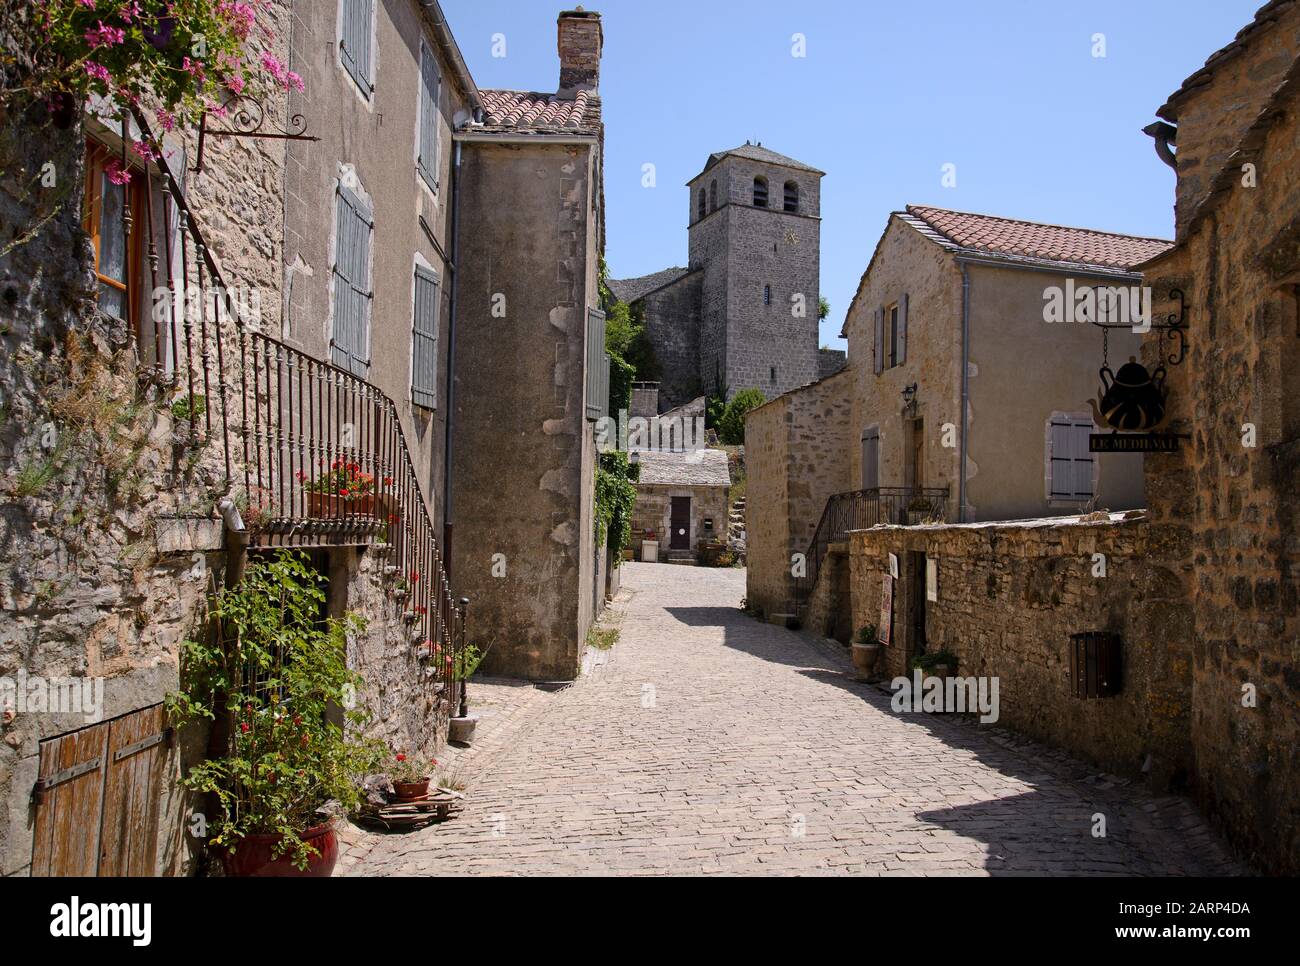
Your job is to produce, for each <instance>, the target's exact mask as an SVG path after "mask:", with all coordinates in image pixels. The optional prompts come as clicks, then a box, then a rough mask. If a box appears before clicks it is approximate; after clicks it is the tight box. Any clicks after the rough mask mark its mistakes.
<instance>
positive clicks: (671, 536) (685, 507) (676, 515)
mask: <svg viewBox="0 0 1300 966" xmlns="http://www.w3.org/2000/svg"><path fill="white" fill-rule="evenodd" d="M669 524H670V526H669V531H668V549H669V550H690V549H691V498H690V497H689V496H675V497H673V498H672V509H671V511H670V513H669Z"/></svg>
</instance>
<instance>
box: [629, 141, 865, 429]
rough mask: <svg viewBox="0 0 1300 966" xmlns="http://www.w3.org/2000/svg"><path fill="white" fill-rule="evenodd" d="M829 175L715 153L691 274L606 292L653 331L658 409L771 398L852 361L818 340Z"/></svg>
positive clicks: (748, 153)
mask: <svg viewBox="0 0 1300 966" xmlns="http://www.w3.org/2000/svg"><path fill="white" fill-rule="evenodd" d="M823 174H824V172H821V171H818V170H817V169H816V168H814V167H812V166H811V165H807V164H804V163H803V162H801V161H796V160H795V159H794V158H790V157H786V156H785V155H783V154H778V153H777V152H775V151H772V150H770V149H768V148H765V147H763V146H762V144H750V143H749V142H748V141H747V142H745V144H743V145H741V146H740V147H737V148H732V149H731V150H729V151H718V152H715V153H714V154H711V155H709V159H708V161H707V162H706V163H705V165H704V170H702V171H701V172H700V173H699V174H698V175H696V176H695V177H694V178H692V179H691V181H690V182H689V183H688V187H689V189H690V191H689V209H690V210H689V212H688V226H689V227H688V228H687V237H688V243H689V265H688V267H686V268H669V269H664V270H663V271H661V272H656V273H654V274H652V275H646V276H642V277H640V278H633V279H622V280H613V281H611V282H610V283H609V287H610V290H611V291H612V292H613V293H614V295H615V296H616V297H617V298H619V299H620V300H621V301H624V302H627V303H628V304H629V305H630V306H632V310H633V312H634V313H635V314H636V316H637V317H638V318H639V319H640V320H641V321H642V323H643V324H644V326H645V331H646V335H647V338H648V340H649V343H650V346H651V347H652V349H653V350H654V354H655V360H656V363H657V364H658V369H659V371H658V373H657V377H658V378H659V379H660V380H661V385H660V407H661V409H672V408H673V407H675V406H679V405H681V404H682V403H684V402H687V401H688V400H691V399H693V398H695V397H696V396H700V395H712V394H715V393H720V392H724V391H725V392H726V393H727V395H728V398H729V397H730V396H731V395H734V394H735V393H736V391H737V390H740V389H746V388H751V387H753V388H758V389H761V390H762V391H763V392H764V394H765V395H766V396H767V397H768V398H769V399H770V398H772V397H774V396H778V395H780V394H781V393H783V392H787V391H789V390H791V389H794V388H796V387H798V386H802V385H805V384H806V383H809V382H813V381H815V380H817V379H818V378H820V377H821V376H823V375H827V374H829V373H828V370H832V367H834V366H835V364H836V363H837V362H839V363H840V364H842V363H843V358H844V357H843V353H838V352H836V351H835V350H829V349H827V350H819V348H818V341H817V328H818V305H819V296H820V278H821V276H820V260H821V179H822V177H823ZM643 375H644V374H643Z"/></svg>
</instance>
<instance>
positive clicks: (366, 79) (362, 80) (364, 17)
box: [340, 0, 375, 97]
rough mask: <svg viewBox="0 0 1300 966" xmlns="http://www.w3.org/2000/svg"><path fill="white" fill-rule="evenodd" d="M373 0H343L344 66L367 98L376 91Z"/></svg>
mask: <svg viewBox="0 0 1300 966" xmlns="http://www.w3.org/2000/svg"><path fill="white" fill-rule="evenodd" d="M372 2H373V0H343V18H342V19H343V36H342V37H341V38H340V47H341V53H342V55H343V66H344V67H345V68H346V69H347V72H348V73H349V74H351V75H352V79H353V80H354V81H356V82H357V85H358V86H359V87H360V88H361V90H362V91H363V92H364V93H365V95H366V96H367V97H369V96H370V92H371V91H373V90H374V89H375V87H374V83H373V82H372V80H371V76H370V61H371V57H370V14H371V9H370V8H371V3H372Z"/></svg>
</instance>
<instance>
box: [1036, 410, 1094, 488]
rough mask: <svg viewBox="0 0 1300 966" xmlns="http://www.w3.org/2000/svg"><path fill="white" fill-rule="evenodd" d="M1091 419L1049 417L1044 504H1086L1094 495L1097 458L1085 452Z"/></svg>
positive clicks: (1081, 415) (1082, 416) (1075, 415)
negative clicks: (1045, 499) (1046, 502)
mask: <svg viewBox="0 0 1300 966" xmlns="http://www.w3.org/2000/svg"><path fill="white" fill-rule="evenodd" d="M1093 431H1094V426H1093V422H1092V417H1091V416H1089V415H1087V414H1085V413H1052V416H1051V418H1050V419H1049V420H1048V421H1047V500H1048V502H1049V503H1088V502H1089V501H1091V500H1092V499H1093V497H1094V496H1095V495H1096V492H1097V457H1096V455H1095V454H1093V453H1091V452H1089V451H1088V437H1089V436H1090V435H1091V434H1092V433H1093Z"/></svg>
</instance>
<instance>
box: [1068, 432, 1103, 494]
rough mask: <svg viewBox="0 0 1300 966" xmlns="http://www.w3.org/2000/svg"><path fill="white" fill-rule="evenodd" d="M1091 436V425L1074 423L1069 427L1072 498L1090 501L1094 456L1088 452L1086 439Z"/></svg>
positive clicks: (1095, 457)
mask: <svg viewBox="0 0 1300 966" xmlns="http://www.w3.org/2000/svg"><path fill="white" fill-rule="evenodd" d="M1091 434H1092V424H1091V423H1081V422H1076V423H1074V424H1073V425H1072V426H1071V427H1070V437H1071V440H1070V454H1071V457H1072V458H1073V465H1074V498H1075V499H1076V500H1091V499H1092V498H1093V496H1094V494H1093V492H1092V468H1093V465H1094V460H1096V459H1097V456H1096V454H1094V453H1091V452H1089V450H1088V437H1089V436H1090V435H1091Z"/></svg>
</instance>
